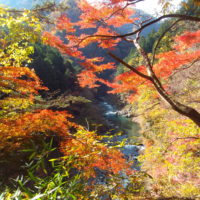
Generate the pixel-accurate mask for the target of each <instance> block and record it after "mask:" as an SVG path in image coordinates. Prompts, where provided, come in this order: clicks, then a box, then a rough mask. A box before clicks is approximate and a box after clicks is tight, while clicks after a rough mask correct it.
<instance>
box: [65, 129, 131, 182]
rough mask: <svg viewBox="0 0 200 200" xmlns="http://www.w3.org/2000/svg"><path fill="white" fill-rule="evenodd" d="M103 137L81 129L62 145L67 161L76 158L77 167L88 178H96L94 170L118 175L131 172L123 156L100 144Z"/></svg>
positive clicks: (115, 150) (117, 151)
mask: <svg viewBox="0 0 200 200" xmlns="http://www.w3.org/2000/svg"><path fill="white" fill-rule="evenodd" d="M100 139H101V136H98V135H97V134H96V133H94V132H90V131H87V130H84V129H79V130H78V132H77V133H76V134H74V135H73V137H71V138H68V139H67V140H66V141H64V142H62V143H61V151H62V152H63V153H64V155H65V157H64V158H65V159H67V158H68V157H70V156H74V158H75V159H76V165H75V167H76V168H77V169H79V170H84V175H85V176H86V177H88V178H89V177H90V176H95V171H94V168H95V167H98V168H99V169H101V170H106V171H107V172H109V173H114V174H117V173H119V172H120V171H126V170H129V171H130V165H129V164H127V162H126V160H125V159H124V158H123V154H122V153H121V152H120V151H119V150H117V149H114V148H112V147H107V146H105V145H104V144H102V143H100V142H99V140H100Z"/></svg>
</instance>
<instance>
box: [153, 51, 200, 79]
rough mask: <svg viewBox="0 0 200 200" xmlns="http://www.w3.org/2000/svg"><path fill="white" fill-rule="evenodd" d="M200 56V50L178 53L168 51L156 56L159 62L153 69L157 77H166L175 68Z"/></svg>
mask: <svg viewBox="0 0 200 200" xmlns="http://www.w3.org/2000/svg"><path fill="white" fill-rule="evenodd" d="M199 57H200V50H198V51H194V52H183V53H179V52H176V51H169V52H166V53H161V54H159V55H158V56H157V58H160V60H159V62H158V63H157V64H156V65H155V66H154V71H155V72H156V74H157V75H158V76H159V77H163V78H168V77H169V76H170V75H171V74H172V73H173V71H174V70H175V69H177V68H179V67H181V66H183V65H186V64H189V63H190V62H192V61H194V60H196V59H198V58H199Z"/></svg>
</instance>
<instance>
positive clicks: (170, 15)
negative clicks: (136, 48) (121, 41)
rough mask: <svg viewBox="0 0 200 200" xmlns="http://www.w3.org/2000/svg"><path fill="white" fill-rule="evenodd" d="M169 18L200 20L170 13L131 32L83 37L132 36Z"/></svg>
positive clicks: (199, 19) (199, 20)
mask: <svg viewBox="0 0 200 200" xmlns="http://www.w3.org/2000/svg"><path fill="white" fill-rule="evenodd" d="M167 18H179V19H181V20H189V21H196V22H200V18H199V17H193V16H187V15H181V14H169V15H163V16H161V17H159V18H157V19H155V20H152V21H150V22H148V23H146V24H144V25H142V26H141V27H140V28H139V29H137V30H135V31H133V32H131V33H127V34H120V35H119V34H118V35H90V36H87V37H85V38H83V39H82V41H83V40H85V39H87V38H91V37H104V38H108V39H109V38H124V37H127V36H132V35H135V34H136V33H138V32H141V31H142V30H143V29H145V28H146V27H148V26H150V25H152V24H155V23H157V22H159V21H161V20H162V19H167Z"/></svg>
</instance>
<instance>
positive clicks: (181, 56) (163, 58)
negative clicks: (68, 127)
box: [43, 0, 200, 126]
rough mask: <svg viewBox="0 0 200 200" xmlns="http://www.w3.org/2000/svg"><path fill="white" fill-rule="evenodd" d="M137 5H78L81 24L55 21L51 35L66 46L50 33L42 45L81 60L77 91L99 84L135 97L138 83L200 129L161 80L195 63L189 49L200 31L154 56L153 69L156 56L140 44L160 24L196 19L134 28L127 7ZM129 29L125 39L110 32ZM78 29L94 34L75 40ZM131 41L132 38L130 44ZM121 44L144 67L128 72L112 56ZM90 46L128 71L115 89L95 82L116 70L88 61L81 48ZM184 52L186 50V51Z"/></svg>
mask: <svg viewBox="0 0 200 200" xmlns="http://www.w3.org/2000/svg"><path fill="white" fill-rule="evenodd" d="M137 2H139V1H137V0H135V1H129V0H117V1H114V0H110V1H101V2H99V4H97V5H96V6H92V5H91V4H89V3H88V2H87V1H86V0H80V1H78V2H77V5H78V7H79V9H80V10H81V15H80V17H79V21H77V22H71V20H70V18H68V17H67V16H66V15H65V14H64V15H63V16H61V17H60V18H59V19H58V23H57V26H56V28H55V29H54V30H53V32H54V31H55V30H56V31H59V30H65V31H66V39H67V40H68V42H67V43H64V42H63V41H62V40H61V39H60V38H59V36H57V35H55V34H52V33H50V32H44V34H43V37H44V42H45V43H46V44H48V45H51V46H53V47H56V48H58V49H59V50H60V52H62V53H64V54H68V55H70V56H73V57H75V58H77V59H79V60H80V64H81V65H82V66H83V67H84V69H83V71H82V72H81V73H80V74H79V75H78V77H79V81H80V85H81V86H83V87H84V86H88V87H90V88H92V87H97V86H98V85H99V84H98V82H99V83H100V82H101V83H104V84H107V85H108V86H110V87H111V88H114V89H115V90H114V91H112V92H113V93H114V92H116V93H120V92H131V93H137V92H139V91H138V90H137V85H140V84H141V83H144V84H148V85H149V86H150V87H151V86H153V87H154V88H155V89H156V90H157V92H158V94H159V95H160V97H161V98H162V99H164V101H165V102H167V103H168V104H169V105H170V106H171V108H172V109H174V110H175V111H177V112H178V113H180V114H181V115H184V116H186V117H188V118H190V119H191V120H192V121H193V122H194V123H196V124H197V125H198V126H200V114H199V112H198V111H196V110H195V109H193V108H192V107H189V106H187V105H184V104H182V103H180V102H178V101H177V100H175V99H174V98H173V97H172V96H171V95H170V94H169V92H168V91H167V90H166V89H165V88H164V86H163V79H164V80H165V79H167V78H168V77H169V76H170V75H171V74H172V73H173V71H174V70H175V69H177V68H179V67H181V66H183V65H186V64H188V63H190V62H192V61H194V60H196V59H198V58H199V53H200V52H199V50H198V49H195V48H193V49H192V48H191V46H192V45H196V44H197V43H198V42H199V31H197V32H194V33H184V34H183V35H182V36H180V37H176V38H175V40H176V42H177V43H179V45H176V46H175V48H174V50H172V51H170V52H166V53H163V54H159V55H157V56H156V63H155V62H154V61H155V55H154V58H153V59H152V60H151V59H150V57H149V56H148V54H147V53H146V52H145V51H144V49H142V47H141V46H140V44H139V36H140V33H141V31H142V30H143V29H145V28H146V27H148V26H150V25H151V24H154V23H156V22H158V21H160V20H162V19H166V18H176V19H178V20H180V21H183V20H189V21H196V22H198V23H199V21H200V18H198V17H194V16H187V15H181V14H168V15H163V16H161V17H159V18H156V19H150V20H147V21H144V22H142V23H139V22H137V19H138V18H132V15H133V13H134V11H133V9H131V8H130V6H132V5H134V4H136V3H137ZM127 23H129V24H136V30H134V31H133V32H131V33H127V34H120V33H118V32H117V31H116V30H114V28H115V27H117V28H118V27H121V26H122V25H124V24H127ZM76 27H78V28H79V29H81V30H86V29H88V28H97V31H96V32H95V33H94V34H88V35H87V34H81V35H77V34H76V30H77V29H76ZM133 36H135V37H134V39H133ZM191 38H192V39H191ZM122 40H123V41H127V42H131V43H133V44H134V45H135V47H136V48H137V50H138V52H139V53H140V54H141V56H142V57H143V60H144V62H145V65H144V66H140V67H135V66H130V65H129V64H128V63H126V62H124V61H123V60H122V59H120V58H119V57H118V56H116V55H115V54H114V53H113V52H111V51H112V50H113V49H114V48H116V47H117V44H118V43H119V41H122ZM91 43H97V44H98V47H99V48H103V49H105V50H108V51H109V52H108V54H109V55H110V56H111V57H112V58H114V60H115V61H118V62H120V63H121V64H123V65H124V66H126V67H127V68H128V69H129V70H130V71H129V72H126V73H124V74H122V75H120V76H119V77H117V78H116V79H115V80H116V81H115V82H114V83H109V82H108V81H105V80H103V79H101V78H99V77H98V74H99V73H100V72H102V71H103V70H106V69H114V68H115V66H114V64H113V63H106V64H102V62H103V60H104V59H103V58H89V59H88V58H86V57H85V56H84V55H83V52H82V48H85V47H86V46H88V45H89V44H91ZM184 47H187V48H189V50H188V49H186V48H184Z"/></svg>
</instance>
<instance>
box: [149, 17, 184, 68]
mask: <svg viewBox="0 0 200 200" xmlns="http://www.w3.org/2000/svg"><path fill="white" fill-rule="evenodd" d="M182 20H183V19H178V20H176V21H175V22H174V23H173V24H172V25H171V26H169V27H168V28H167V29H166V30H165V31H164V32H163V33H162V35H161V36H160V37H159V39H158V40H157V43H156V46H155V48H154V49H153V58H152V65H154V62H155V55H156V50H157V48H158V46H159V44H160V42H161V40H162V39H163V37H164V36H165V35H166V33H167V32H168V31H170V29H172V28H173V27H174V26H175V25H176V24H177V23H178V22H180V21H182Z"/></svg>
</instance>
